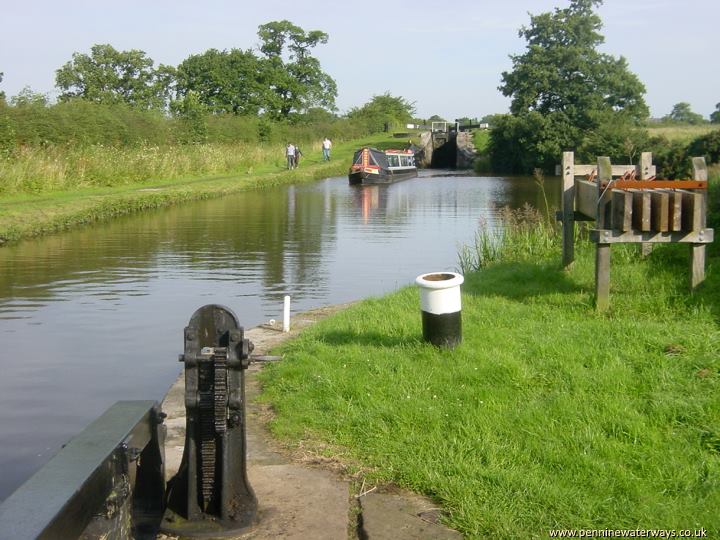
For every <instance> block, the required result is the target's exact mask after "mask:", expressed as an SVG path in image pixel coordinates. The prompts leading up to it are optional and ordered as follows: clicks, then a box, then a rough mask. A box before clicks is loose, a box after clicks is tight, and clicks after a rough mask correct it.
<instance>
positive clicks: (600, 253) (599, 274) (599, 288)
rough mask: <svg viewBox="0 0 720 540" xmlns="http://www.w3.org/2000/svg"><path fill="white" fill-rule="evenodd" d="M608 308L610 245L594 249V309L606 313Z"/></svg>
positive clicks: (601, 245) (598, 246)
mask: <svg viewBox="0 0 720 540" xmlns="http://www.w3.org/2000/svg"><path fill="white" fill-rule="evenodd" d="M609 307H610V244H597V246H596V248H595V308H596V309H597V310H598V311H606V310H607V309H608V308H609Z"/></svg>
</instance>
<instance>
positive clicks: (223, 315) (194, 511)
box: [162, 304, 257, 538]
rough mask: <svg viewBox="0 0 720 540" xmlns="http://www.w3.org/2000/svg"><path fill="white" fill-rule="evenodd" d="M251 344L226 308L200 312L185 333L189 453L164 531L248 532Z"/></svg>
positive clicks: (171, 493) (173, 485) (253, 508)
mask: <svg viewBox="0 0 720 540" xmlns="http://www.w3.org/2000/svg"><path fill="white" fill-rule="evenodd" d="M252 349H253V345H252V343H250V341H249V340H247V339H245V338H244V330H243V328H242V327H241V326H240V325H239V323H238V320H237V317H236V316H235V314H234V313H233V312H232V311H231V310H230V309H228V308H226V307H223V306H219V305H215V304H211V305H206V306H203V307H201V308H200V309H198V310H197V311H196V312H195V313H194V314H193V316H192V318H191V319H190V323H189V325H188V326H187V327H186V328H185V353H184V354H183V355H181V356H180V361H182V362H184V364H185V408H186V432H185V448H184V451H183V457H182V462H181V465H180V469H179V471H178V473H177V475H175V477H174V478H173V479H172V480H171V481H170V483H169V486H168V508H167V510H166V512H165V516H164V518H163V523H162V530H163V531H166V532H169V533H172V534H178V535H181V536H183V537H187V538H193V537H194V538H203V537H205V538H210V537H212V538H215V537H220V536H229V535H233V534H237V533H238V532H241V531H243V530H245V529H247V528H248V527H250V526H251V525H252V524H253V523H254V520H255V516H256V513H257V499H256V498H255V493H254V492H253V490H252V487H251V486H250V483H249V481H248V478H247V466H246V453H247V452H246V440H245V380H244V370H245V369H247V368H248V366H249V365H250V353H251V352H252Z"/></svg>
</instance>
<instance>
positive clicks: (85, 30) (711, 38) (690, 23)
mask: <svg viewBox="0 0 720 540" xmlns="http://www.w3.org/2000/svg"><path fill="white" fill-rule="evenodd" d="M566 5H567V2H566V1H565V0H534V1H532V0H504V1H502V2H497V1H495V2H488V1H482V0H475V1H471V0H445V1H444V2H443V1H439V0H413V1H412V2H409V1H407V0H406V1H397V0H385V1H380V0H364V1H362V2H342V1H341V0H335V1H326V0H295V1H286V0H262V1H257V0H254V1H252V2H247V1H243V0H235V1H232V2H231V1H221V0H205V1H203V2H200V1H197V2H192V1H188V0H173V1H168V0H145V1H139V0H125V1H123V2H112V3H111V2H104V1H102V0H95V1H89V0H82V1H78V0H65V1H62V2H43V1H33V0H28V1H25V2H10V1H9V0H4V2H3V5H2V7H0V72H4V73H5V79H4V81H3V82H2V83H0V90H4V91H5V92H6V94H8V95H9V96H12V95H15V94H17V93H18V92H19V91H20V90H22V88H23V87H25V86H30V87H31V88H32V89H33V90H34V91H38V92H43V93H48V94H49V95H50V96H51V97H53V96H54V95H56V92H55V88H54V77H55V70H56V69H58V68H59V67H60V66H62V65H63V64H64V63H65V62H67V61H68V60H70V59H71V57H72V54H73V52H83V53H87V52H89V50H90V47H91V46H92V45H93V44H96V43H109V44H111V45H113V46H114V47H115V48H117V49H121V50H126V49H141V50H143V51H145V52H146V53H147V55H148V56H149V57H150V58H152V59H153V60H154V61H155V63H156V64H158V63H165V64H171V65H177V64H178V63H180V62H181V61H182V60H183V59H185V58H187V56H189V55H190V54H195V53H200V52H203V51H205V50H207V49H209V48H216V49H230V48H233V47H237V48H241V49H247V48H252V47H255V46H256V45H257V43H258V39H257V27H258V25H260V24H264V23H266V22H269V21H273V20H282V19H288V20H290V21H292V22H293V23H295V24H297V25H299V26H301V27H302V28H304V29H306V30H323V31H325V32H327V33H328V34H329V35H330V40H329V42H328V43H327V44H326V45H321V46H319V47H318V48H317V49H315V55H316V56H317V57H318V58H319V59H320V61H321V64H322V66H323V68H324V70H325V71H326V72H327V73H329V74H330V76H332V77H333V78H334V79H335V80H336V81H337V83H338V98H337V105H338V108H339V109H340V112H345V111H347V110H348V109H349V108H350V107H353V106H357V105H362V104H363V103H365V102H367V101H368V100H369V99H370V98H371V97H372V96H373V95H376V94H382V93H384V92H387V91H389V92H390V93H391V94H393V95H396V96H402V97H404V98H406V99H408V100H410V101H413V102H415V104H416V108H417V114H418V116H421V117H428V116H430V115H433V114H439V115H441V116H443V117H445V118H448V119H454V118H457V117H460V116H470V117H473V116H478V117H479V116H482V115H484V114H488V113H499V112H506V111H507V109H508V106H509V100H508V99H507V98H505V97H504V96H502V94H501V93H500V92H499V91H498V90H497V87H498V85H499V84H500V77H501V73H502V72H503V71H504V70H508V69H510V67H511V62H510V59H509V57H508V55H509V54H516V53H520V52H522V51H523V50H524V48H525V42H524V40H522V39H521V38H520V37H518V32H517V31H518V29H519V28H520V26H522V25H523V24H528V22H529V16H528V12H530V13H533V14H537V13H541V12H544V11H550V10H551V9H552V8H554V7H565V6H566ZM598 13H599V14H600V16H601V18H602V20H603V23H604V28H603V33H604V35H605V38H606V40H605V44H604V45H603V46H602V47H601V50H602V51H603V52H607V53H610V54H613V55H616V56H619V55H622V56H625V58H626V59H627V60H628V63H629V66H630V69H631V70H632V71H633V72H634V73H636V74H637V75H638V76H639V78H640V80H641V81H642V82H643V83H644V84H645V86H646V89H647V94H646V101H647V103H648V105H649V107H650V111H651V114H652V115H653V116H662V115H665V114H667V113H669V112H670V110H671V109H672V106H673V105H674V104H675V103H678V102H680V101H687V102H689V103H690V105H691V107H692V109H693V110H694V111H695V112H698V113H700V114H702V115H703V116H705V117H707V116H708V115H709V114H710V113H711V112H712V111H714V110H715V104H716V103H718V102H720V70H719V69H718V64H719V63H718V60H717V59H718V54H719V53H720V31H718V28H717V25H718V21H719V20H720V2H718V1H717V0H687V1H685V2H680V1H678V0H606V2H605V3H604V5H602V6H601V7H600V8H599V10H598Z"/></svg>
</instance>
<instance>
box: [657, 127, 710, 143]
mask: <svg viewBox="0 0 720 540" xmlns="http://www.w3.org/2000/svg"><path fill="white" fill-rule="evenodd" d="M716 129H718V125H717V124H702V125H697V126H691V125H672V124H669V125H668V124H661V125H659V126H649V127H648V132H649V133H650V135H651V136H663V137H666V138H667V139H668V140H670V141H677V142H680V143H683V144H688V143H690V142H691V141H692V140H693V139H696V138H698V137H701V136H702V135H707V134H708V133H710V132H711V131H713V130H716Z"/></svg>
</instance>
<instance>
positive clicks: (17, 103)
mask: <svg viewBox="0 0 720 540" xmlns="http://www.w3.org/2000/svg"><path fill="white" fill-rule="evenodd" d="M49 103H50V99H49V98H48V96H47V94H43V93H40V92H35V91H34V90H33V89H32V88H30V87H29V86H26V87H25V88H23V89H22V90H20V92H19V93H18V94H17V95H16V96H12V97H11V98H10V105H12V106H13V107H47V106H48V104H49Z"/></svg>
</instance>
